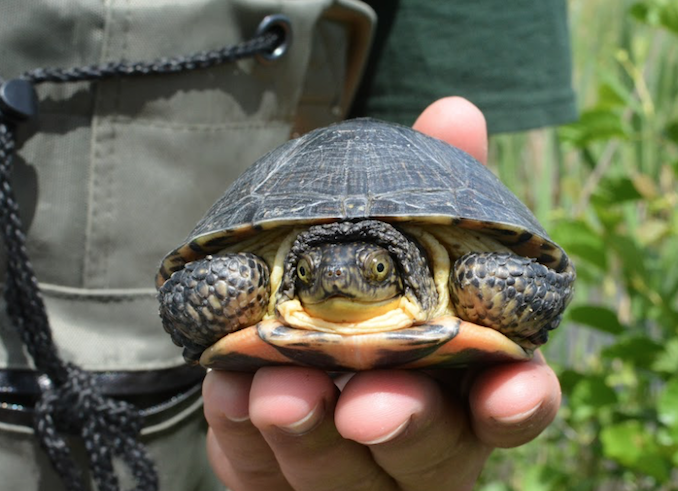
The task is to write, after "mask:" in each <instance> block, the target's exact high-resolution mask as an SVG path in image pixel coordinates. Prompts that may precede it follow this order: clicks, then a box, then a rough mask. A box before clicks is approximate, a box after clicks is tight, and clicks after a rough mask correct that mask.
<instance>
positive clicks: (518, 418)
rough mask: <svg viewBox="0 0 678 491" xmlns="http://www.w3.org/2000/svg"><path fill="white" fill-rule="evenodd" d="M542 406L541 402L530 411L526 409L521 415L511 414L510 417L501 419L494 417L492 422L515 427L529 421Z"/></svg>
mask: <svg viewBox="0 0 678 491" xmlns="http://www.w3.org/2000/svg"><path fill="white" fill-rule="evenodd" d="M541 406H542V401H540V402H539V404H537V405H536V406H534V407H533V408H532V409H528V410H527V411H523V412H522V413H516V414H512V415H510V416H501V417H495V418H494V420H495V421H496V422H497V423H501V424H505V425H516V424H520V423H524V422H525V421H527V420H528V419H530V418H531V417H532V416H533V415H534V413H536V412H537V411H538V410H539V408H540V407H541Z"/></svg>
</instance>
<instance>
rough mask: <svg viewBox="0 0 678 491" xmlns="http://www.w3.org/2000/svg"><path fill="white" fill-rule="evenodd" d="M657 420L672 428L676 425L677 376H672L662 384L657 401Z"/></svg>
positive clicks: (677, 407) (677, 414)
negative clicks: (662, 388)
mask: <svg viewBox="0 0 678 491" xmlns="http://www.w3.org/2000/svg"><path fill="white" fill-rule="evenodd" d="M657 412H658V414H659V421H661V422H662V423H664V424H665V425H666V426H670V427H672V428H676V427H678V378H675V377H674V378H672V379H671V380H669V381H668V383H667V384H666V385H665V386H664V390H663V391H662V394H661V395H660V396H659V401H658V403H657Z"/></svg>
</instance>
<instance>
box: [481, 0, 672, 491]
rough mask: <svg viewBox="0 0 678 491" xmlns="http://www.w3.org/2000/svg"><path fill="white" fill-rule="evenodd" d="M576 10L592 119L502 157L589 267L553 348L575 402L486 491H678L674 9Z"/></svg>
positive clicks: (525, 138) (577, 53)
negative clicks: (677, 469)
mask: <svg viewBox="0 0 678 491" xmlns="http://www.w3.org/2000/svg"><path fill="white" fill-rule="evenodd" d="M569 9H570V28H571V34H572V49H573V55H574V86H575V89H576V91H577V94H578V98H579V108H580V112H581V119H580V121H579V122H577V123H575V124H572V125H569V126H565V127H560V128H556V129H546V130H539V131H535V132H531V133H527V134H516V135H501V136H497V137H494V138H493V140H492V141H491V147H490V148H491V166H492V167H493V169H494V170H495V171H496V172H497V173H498V174H499V175H500V177H501V178H502V180H503V181H504V182H505V183H506V184H507V185H508V186H509V187H510V188H511V189H512V190H513V191H514V192H516V194H517V195H518V196H519V197H520V198H521V199H523V200H524V201H525V202H526V203H527V204H528V205H529V206H530V207H531V208H532V209H533V210H534V211H535V214H536V215H537V217H538V218H539V219H540V221H541V222H542V223H543V224H544V225H545V227H546V229H547V230H548V231H549V233H550V234H551V236H552V237H553V238H554V239H555V240H556V242H558V243H559V244H561V245H562V246H563V247H564V248H565V249H566V250H567V251H568V253H569V254H570V255H571V256H572V257H573V258H574V260H575V262H576V265H577V270H578V276H579V280H578V284H577V293H576V297H575V299H574V301H573V302H572V304H571V307H570V308H569V310H568V312H567V315H566V318H565V320H564V322H563V323H562V325H561V327H560V328H559V329H558V330H557V331H556V332H554V334H553V336H552V340H551V341H550V343H549V344H548V345H547V346H546V348H545V350H544V352H545V354H546V356H547V358H548V360H549V362H550V363H551V364H552V365H553V366H554V367H555V368H556V370H557V372H558V375H559V377H560V380H561V384H562V388H563V395H564V400H563V407H562V408H561V410H560V413H559V416H558V418H557V420H556V422H555V423H554V424H553V425H552V426H551V427H550V428H549V429H548V430H547V431H546V432H545V433H544V434H543V435H542V436H541V437H539V438H538V439H537V440H536V441H534V442H532V443H531V444H529V445H526V446H524V447H521V448H519V449H511V450H499V451H496V452H495V453H494V454H493V456H492V458H491V460H490V463H489V465H488V466H487V468H486V470H485V472H484V473H483V476H482V480H481V483H482V484H481V485H479V486H478V489H480V490H482V491H509V490H516V491H518V490H520V491H549V490H568V491H579V490H581V491H586V490H605V491H607V490H615V491H616V490H621V491H625V490H678V471H676V470H675V468H677V467H678V213H677V210H678V0H645V1H628V0H570V1H569Z"/></svg>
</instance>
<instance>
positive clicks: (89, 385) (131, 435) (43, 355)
mask: <svg viewBox="0 0 678 491" xmlns="http://www.w3.org/2000/svg"><path fill="white" fill-rule="evenodd" d="M289 34H290V30H289V21H288V20H287V19H286V18H284V17H282V16H270V17H267V18H266V19H264V21H263V22H262V24H261V25H260V28H259V31H258V33H257V35H256V37H254V38H253V39H251V40H249V41H246V42H243V43H241V44H238V45H235V46H230V47H226V48H223V49H219V50H213V51H205V52H200V53H195V54H192V55H189V56H185V57H176V58H163V59H159V60H155V61H152V62H150V63H124V62H119V63H107V64H104V65H96V66H88V67H80V68H70V69H59V68H39V69H36V70H31V71H29V72H26V73H25V74H23V75H22V76H21V77H20V78H18V79H14V80H9V81H7V82H4V83H2V84H1V85H0V232H1V234H2V238H3V240H4V243H5V247H6V250H7V275H6V282H5V299H6V302H7V312H8V314H9V317H10V319H11V321H12V322H13V324H14V325H15V327H16V329H18V331H19V333H20V335H21V338H22V341H23V343H24V344H25V346H26V348H27V350H28V353H29V354H30V356H31V358H32V359H33V362H34V364H35V367H36V369H37V370H38V371H39V372H41V373H42V374H43V375H42V376H41V390H42V395H41V398H40V400H39V401H38V403H37V404H36V406H35V417H34V427H35V432H36V435H37V437H38V439H39V441H40V444H41V446H42V448H43V449H44V450H45V452H46V453H47V455H48V456H49V458H50V460H51V462H52V465H53V466H54V468H55V469H56V470H57V472H58V473H59V475H60V476H61V478H62V480H63V482H64V484H65V486H66V488H67V489H68V490H69V491H85V489H88V486H87V485H86V484H85V480H84V479H85V478H84V476H83V474H82V472H81V470H80V469H78V467H77V465H76V463H75V461H74V459H73V456H72V453H71V450H70V447H69V444H68V441H67V439H66V437H65V436H64V435H69V436H70V435H77V436H79V437H80V438H81V439H82V442H83V443H84V446H85V449H86V451H87V455H88V458H89V468H90V472H91V478H92V479H93V480H94V482H95V483H96V485H97V487H98V489H99V490H100V491H118V490H119V489H120V486H119V482H118V478H117V475H116V473H115V470H114V468H113V459H114V458H119V459H120V460H121V461H122V462H124V463H125V464H126V465H127V467H128V468H129V470H130V472H131V474H132V476H133V477H134V478H135V480H136V487H135V488H134V490H135V491H156V490H157V489H158V475H157V470H156V468H155V465H154V463H153V461H152V460H151V458H150V456H149V455H148V453H147V451H146V449H145V447H144V446H143V445H142V444H141V443H140V442H139V441H138V440H137V438H138V435H139V431H140V430H141V428H142V426H143V419H142V417H141V414H140V412H139V410H138V409H137V408H135V407H134V406H133V405H131V404H129V403H127V402H124V401H120V400H115V399H111V398H107V397H105V396H104V395H103V394H101V392H100V391H99V389H98V387H97V386H96V384H95V382H94V378H93V377H92V375H91V374H89V373H88V372H86V371H85V370H82V369H81V368H79V367H77V366H76V365H74V364H72V363H66V362H64V361H63V360H62V359H61V357H60V356H59V353H58V350H57V347H56V345H55V344H54V340H53V339H52V334H51V328H50V325H49V319H48V317H47V312H46V310H45V305H44V302H43V299H42V294H41V292H40V289H39V287H38V281H37V279H36V276H35V273H34V270H33V266H32V265H31V262H30V259H29V257H28V254H27V252H26V236H25V234H24V231H23V226H22V223H21V219H20V216H19V206H18V204H17V200H16V197H15V195H14V191H13V189H12V184H11V180H10V178H11V174H12V157H13V154H14V151H15V143H14V142H15V128H16V126H17V125H18V124H20V123H22V122H23V121H25V120H27V119H30V118H32V117H35V116H36V114H37V96H36V94H35V87H34V86H35V85H36V84H39V83H45V82H52V83H64V82H77V81H93V82H95V81H100V80H105V79H110V78H122V77H136V76H145V75H162V74H172V73H178V72H185V71H192V70H198V69H204V68H209V67H213V66H215V65H219V64H223V63H229V62H233V61H235V60H239V59H243V58H249V57H253V56H257V55H263V56H264V57H265V58H267V59H270V58H271V55H272V54H276V57H277V56H279V55H281V54H282V52H281V50H280V48H281V46H285V49H286V46H288V44H289ZM283 51H284V50H283ZM0 82H2V80H0Z"/></svg>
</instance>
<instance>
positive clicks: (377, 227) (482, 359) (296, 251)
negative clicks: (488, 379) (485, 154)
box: [156, 118, 576, 371]
mask: <svg viewBox="0 0 678 491" xmlns="http://www.w3.org/2000/svg"><path fill="white" fill-rule="evenodd" d="M575 277H576V272H575V267H574V264H573V263H572V261H571V260H570V259H569V257H568V256H567V254H566V253H565V251H564V250H563V249H562V248H561V247H560V246H558V245H557V244H556V243H555V242H553V241H552V240H551V239H550V238H549V236H548V235H547V233H546V231H545V230H544V229H543V228H542V226H541V225H540V224H539V222H538V221H537V219H536V218H535V217H534V215H533V214H532V213H531V212H530V210H529V209H528V208H527V207H526V206H525V205H524V204H523V203H522V202H521V201H520V200H519V199H518V198H517V197H516V196H515V195H514V194H512V193H511V192H510V191H509V190H508V189H507V188H506V187H505V186H504V185H503V184H502V183H501V181H500V180H499V179H498V178H497V177H496V176H495V175H494V174H493V173H492V172H491V171H490V170H489V169H488V168H487V167H486V166H484V165H483V164H481V163H480V162H478V161H477V160H475V159H474V158H473V157H471V156H470V155H468V154H467V153H465V152H463V151H462V150H460V149H458V148H456V147H454V146H452V145H449V144H448V143H446V142H443V141H441V140H438V139H436V138H432V137H430V136H427V135H424V134H423V133H420V132H418V131H416V130H414V129H412V128H409V127H406V126H402V125H399V124H395V123H389V122H384V121H379V120H375V119H370V118H357V119H350V120H346V121H344V122H340V123H335V124H333V125H330V126H327V127H324V128H320V129H316V130H314V131H311V132H309V133H307V134H305V135H303V136H300V137H298V138H295V139H292V140H289V141H288V142H286V143H285V144H283V145H282V146H280V147H278V148H277V149H275V150H273V151H271V152H269V153H268V154H267V155H265V156H263V157H262V158H261V159H259V160H258V161H257V162H255V163H254V164H253V165H252V166H250V167H249V168H247V169H246V170H245V172H244V173H243V174H242V175H241V176H240V177H238V178H237V179H236V180H235V181H234V182H233V184H232V185H231V186H230V187H229V188H228V189H227V190H226V192H225V193H224V195H223V196H222V197H221V198H220V199H219V200H217V202H216V203H215V204H214V205H213V206H212V208H211V209H210V210H209V211H208V212H207V213H206V214H205V216H204V217H203V218H202V219H201V220H200V221H199V222H198V224H197V225H196V227H195V229H194V230H193V231H192V232H191V233H190V234H189V236H188V238H187V239H186V240H185V241H184V242H183V243H182V244H181V245H180V246H179V247H177V248H175V249H174V250H173V251H171V252H170V253H169V254H167V256H166V257H165V258H164V259H163V260H162V263H161V266H160V269H159V272H158V274H157V276H156V284H157V287H158V299H159V303H160V309H159V311H160V317H161V319H162V324H163V327H164V329H165V331H167V333H169V334H170V336H171V338H172V340H173V341H174V343H175V344H177V345H178V346H181V347H183V356H184V358H185V359H186V361H187V362H190V363H198V362H199V363H200V364H201V365H203V366H204V367H207V368H213V369H221V370H240V371H253V370H256V369H258V368H260V367H263V366H268V365H301V366H308V367H316V368H321V369H324V370H327V371H358V370H369V369H378V368H397V369H419V368H449V367H461V366H467V365H471V364H479V363H494V362H504V361H517V360H528V359H530V357H531V356H532V354H533V352H534V350H535V349H536V348H537V347H539V346H540V345H542V344H544V343H545V342H546V341H547V339H548V335H549V331H551V330H552V329H554V328H555V327H557V326H558V325H559V323H560V321H561V319H562V315H563V311H564V309H565V308H566V306H567V304H568V303H569V301H570V299H571V297H572V294H573V286H574V281H575Z"/></svg>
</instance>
